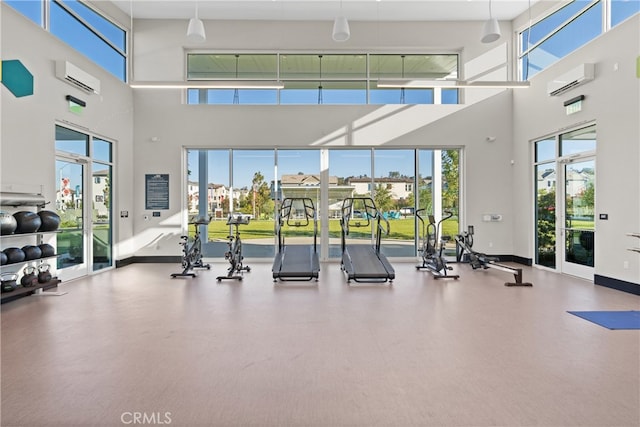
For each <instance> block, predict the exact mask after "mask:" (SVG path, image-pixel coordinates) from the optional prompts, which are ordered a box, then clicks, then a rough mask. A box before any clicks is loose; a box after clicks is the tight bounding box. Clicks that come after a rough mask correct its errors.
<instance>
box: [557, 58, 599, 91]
mask: <svg viewBox="0 0 640 427" xmlns="http://www.w3.org/2000/svg"><path fill="white" fill-rule="evenodd" d="M594 69H595V66H594V64H582V65H580V66H579V67H576V68H574V69H573V70H571V71H569V72H567V73H565V74H563V75H561V76H558V77H556V78H555V79H553V80H552V81H550V82H549V83H548V84H547V93H548V94H549V96H558V95H561V94H563V93H565V92H567V91H569V90H571V89H573V88H574V87H576V86H580V85H583V84H585V83H587V82H590V81H591V80H593V79H594Z"/></svg>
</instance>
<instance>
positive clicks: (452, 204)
mask: <svg viewBox="0 0 640 427" xmlns="http://www.w3.org/2000/svg"><path fill="white" fill-rule="evenodd" d="M459 157H460V152H459V151H458V150H443V151H442V208H443V209H444V210H448V211H453V214H454V215H455V216H457V215H458V199H459V190H460V159H459Z"/></svg>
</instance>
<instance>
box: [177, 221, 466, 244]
mask: <svg viewBox="0 0 640 427" xmlns="http://www.w3.org/2000/svg"><path fill="white" fill-rule="evenodd" d="M364 223H365V221H364V220H363V221H362V225H364ZM389 228H390V235H389V236H388V238H390V239H398V240H413V234H414V218H404V219H393V220H390V221H389ZM442 228H443V230H442V233H443V234H445V235H449V236H454V235H456V234H457V233H458V222H457V221H456V220H447V221H444V222H443V223H442ZM239 230H240V234H241V236H242V238H243V239H245V240H249V239H262V238H268V237H273V236H274V235H275V229H274V221H273V220H252V221H251V222H250V223H249V224H248V225H241V226H240V227H239ZM284 230H285V232H284V233H283V234H285V235H286V236H296V235H297V236H311V235H313V225H312V224H309V225H307V226H304V227H286V228H284ZM360 230H361V231H359V230H358V227H354V226H352V227H350V229H349V235H350V236H351V237H365V236H368V233H369V228H368V227H364V226H363V227H361V229H360ZM234 232H235V231H234ZM193 233H194V226H193V225H189V235H190V236H192V235H193ZM420 233H422V230H420ZM318 234H320V223H318ZM228 235H229V226H228V225H227V224H226V222H225V221H211V223H209V227H208V237H209V239H208V240H225V239H226V238H227V236H228ZM329 237H335V238H339V237H340V221H339V220H337V219H332V220H330V221H329Z"/></svg>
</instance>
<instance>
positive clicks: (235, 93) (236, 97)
mask: <svg viewBox="0 0 640 427" xmlns="http://www.w3.org/2000/svg"><path fill="white" fill-rule="evenodd" d="M238 59H240V55H238V54H236V80H238ZM233 103H234V104H240V92H239V91H238V88H235V89H234V90H233Z"/></svg>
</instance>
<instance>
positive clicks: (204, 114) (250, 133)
mask: <svg viewBox="0 0 640 427" xmlns="http://www.w3.org/2000/svg"><path fill="white" fill-rule="evenodd" d="M481 27H482V23H481V22H467V23H459V22H449V23H442V22H440V23H432V22H422V23H416V22H413V23H402V24H398V23H395V24H380V25H378V24H376V23H358V22H355V23H352V25H351V33H352V38H351V39H350V40H349V41H348V42H347V43H340V44H338V43H335V42H333V41H332V40H331V23H330V22H307V23H304V25H302V24H300V23H290V22H277V23H264V22H250V23H247V22H232V23H230V22H216V23H215V25H214V24H213V23H211V22H209V23H207V42H205V44H204V45H198V46H197V48H198V49H203V50H206V49H217V50H224V51H234V52H235V51H243V50H246V51H249V52H256V51H279V52H286V51H306V52H309V51H319V52H325V53H326V52H334V51H353V52H368V51H393V50H394V49H402V50H404V51H416V52H425V51H430V49H431V48H430V46H432V47H437V50H438V51H456V52H460V54H461V58H462V61H463V62H464V61H465V60H467V61H471V60H473V59H474V58H476V57H481V56H482V55H483V54H485V53H487V52H489V51H491V50H493V49H495V48H496V45H500V44H501V43H497V44H491V45H483V44H481V43H480V41H479V35H480V33H481ZM134 28H135V36H134V44H135V52H136V56H135V63H134V68H135V80H139V81H150V80H159V81H163V80H169V81H171V80H174V81H179V80H184V78H185V77H184V76H185V65H184V60H185V50H186V48H185V47H184V43H185V42H186V41H185V37H184V34H185V28H186V21H175V20H167V21H161V22H157V21H155V22H150V21H135V22H134ZM509 30H510V28H509V26H506V27H505V28H503V31H504V32H505V33H507V34H508V32H509ZM291 34H295V36H292V35H291ZM503 43H504V41H502V44H503ZM445 46H446V47H447V48H446V49H444V48H443V47H445ZM510 51H511V49H509V48H508V46H502V48H500V49H499V52H500V53H501V54H498V55H496V54H495V53H494V54H493V57H498V58H499V59H500V61H501V64H502V65H503V64H504V62H505V55H508V54H509V52H510ZM489 62H491V61H489ZM478 63H487V61H486V60H483V61H478ZM487 65H488V66H491V64H487ZM474 70H476V71H477V70H478V66H475V67H474ZM502 73H503V74H502V75H503V76H505V75H506V74H507V70H505V69H504V66H503V67H502ZM502 78H505V77H502ZM134 98H135V141H136V143H135V154H134V155H135V159H136V160H135V161H136V171H135V174H136V176H135V177H134V182H135V189H136V190H135V192H136V193H135V197H134V198H135V200H137V205H136V208H135V209H134V211H135V212H136V215H135V219H134V234H136V235H137V236H138V237H139V240H138V249H137V251H136V254H138V255H176V254H178V252H179V246H178V245H177V243H178V236H179V235H180V234H181V233H182V230H181V228H180V225H181V223H182V221H183V219H184V217H183V214H182V212H181V207H182V200H184V196H183V192H184V190H183V188H182V185H181V184H182V177H183V176H184V173H185V172H184V164H183V163H184V160H183V159H182V157H181V156H182V153H183V147H185V146H189V147H198V148H208V147H209V148H214V147H225V148H228V147H236V148H239V147H244V148H263V147H265V148H274V147H298V148H303V147H317V148H322V147H345V146H350V147H351V146H359V147H371V146H373V147H416V146H417V147H463V146H464V147H466V148H467V157H468V158H469V159H473V161H470V162H468V163H467V165H468V168H469V169H468V172H469V173H470V175H469V176H468V182H469V194H470V195H469V197H470V202H469V203H468V204H467V205H468V206H469V211H468V215H469V217H470V218H471V219H473V220H475V222H476V223H477V222H478V221H479V219H478V218H481V214H482V213H487V212H490V213H502V214H503V215H504V218H505V220H504V221H503V222H502V223H500V224H498V225H494V224H492V227H488V226H487V229H485V230H482V227H479V228H480V230H479V232H480V233H481V235H482V234H483V233H485V232H487V233H489V232H493V231H495V235H494V236H492V237H491V242H492V243H493V248H492V252H493V253H504V254H511V253H513V242H512V240H511V239H512V233H511V232H510V231H511V228H512V227H511V224H512V218H513V215H512V205H511V199H510V194H511V184H510V183H511V182H512V178H511V174H512V168H511V166H510V165H509V163H508V161H509V160H510V158H511V157H510V150H511V148H510V137H511V134H512V130H511V96H510V95H509V92H508V91H502V93H501V94H499V95H498V96H497V97H496V98H494V99H491V100H489V101H486V102H484V103H483V106H482V107H475V106H469V107H467V106H465V105H416V106H406V105H393V106H391V105H389V106H379V105H354V106H345V105H339V106H331V105H321V106H318V105H303V106H286V105H283V106H244V105H236V106H233V107H231V108H230V107H229V106H214V105H185V104H184V100H183V99H182V94H181V92H180V91H178V90H149V89H140V90H135V95H134ZM473 98H474V99H481V97H480V96H475V97H473ZM463 109H464V110H465V112H463V113H461V114H463V117H464V118H463V119H462V120H465V122H464V123H465V125H464V126H460V123H461V122H460V121H457V120H458V119H453V120H452V119H451V118H449V117H447V116H449V115H450V114H452V113H454V112H456V111H460V110H463ZM466 109H468V111H467V110H466ZM456 117H457V116H456ZM487 136H496V137H497V138H496V142H494V143H492V144H491V145H488V144H487V143H486V142H485V138H486V137H487ZM152 137H158V139H159V141H157V142H152V141H151V138H152ZM148 173H169V174H170V177H171V178H170V194H171V202H170V209H169V211H168V212H164V211H163V212H161V215H162V217H160V218H154V217H152V216H150V212H148V211H145V210H144V175H145V174H148ZM485 181H487V182H488V183H489V185H491V186H498V187H497V188H498V191H494V192H491V193H490V194H488V193H487V192H486V187H485V186H484V184H483V183H484V182H485ZM144 218H148V219H147V220H145V219H144ZM505 230H507V231H505ZM479 240H480V238H479ZM487 243H488V240H487ZM478 247H479V248H480V249H483V248H482V245H481V244H480V243H479V244H478ZM523 255H526V254H523Z"/></svg>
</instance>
